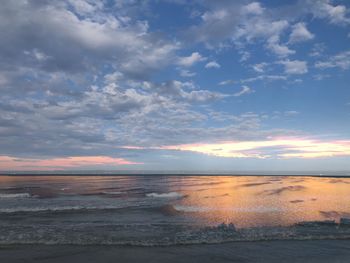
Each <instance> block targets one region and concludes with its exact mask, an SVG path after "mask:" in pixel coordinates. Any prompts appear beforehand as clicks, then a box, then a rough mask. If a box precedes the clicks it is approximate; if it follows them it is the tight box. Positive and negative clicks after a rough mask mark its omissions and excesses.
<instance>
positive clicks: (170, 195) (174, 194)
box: [146, 192, 185, 198]
mask: <svg viewBox="0 0 350 263" xmlns="http://www.w3.org/2000/svg"><path fill="white" fill-rule="evenodd" d="M146 196H147V197H153V198H182V197H185V196H184V195H183V194H180V193H178V192H170V193H161V194H159V193H149V194H146Z"/></svg>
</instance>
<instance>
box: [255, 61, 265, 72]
mask: <svg viewBox="0 0 350 263" xmlns="http://www.w3.org/2000/svg"><path fill="white" fill-rule="evenodd" d="M267 65H268V64H267V63H265V62H262V63H258V64H255V65H253V69H254V70H255V71H256V72H259V73H263V72H264V71H265V68H266V66H267Z"/></svg>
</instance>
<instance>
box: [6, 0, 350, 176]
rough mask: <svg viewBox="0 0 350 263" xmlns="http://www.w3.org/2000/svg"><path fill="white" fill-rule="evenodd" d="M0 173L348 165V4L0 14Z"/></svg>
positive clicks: (312, 1) (216, 4) (40, 8)
mask: <svg viewBox="0 0 350 263" xmlns="http://www.w3.org/2000/svg"><path fill="white" fill-rule="evenodd" d="M0 39H1V41H0V92H1V93H0V94H1V95H0V97H1V100H0V170H3V171H4V170H22V171H23V170H89V169H94V170H95V169H97V170H164V171H166V170H218V171H220V170H223V171H224V170H225V171H226V170H229V171H252V170H256V171H270V170H282V171H311V170H317V171H319V170H326V171H328V170H338V171H339V170H347V171H350V85H349V83H350V70H349V69H350V2H349V1H335V0H334V1H331V0H299V1H298V0H295V1H278V0H269V1H268V0H266V1H259V2H258V1H256V2H255V1H243V0H242V1H239V0H237V1H229V0H227V1H225V0H219V1H209V0H208V1H206V0H196V1H185V0H163V1H161V0H159V1H132V0H120V1H118V0H116V1H107V0H104V1H97V0H64V1H48V0H32V1H30V0H16V1H10V0H9V1H1V7H0Z"/></svg>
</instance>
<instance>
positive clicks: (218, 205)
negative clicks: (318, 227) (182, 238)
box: [175, 176, 350, 227]
mask: <svg viewBox="0 0 350 263" xmlns="http://www.w3.org/2000/svg"><path fill="white" fill-rule="evenodd" d="M215 179H216V180H215V184H214V183H213V185H212V186H209V187H207V188H206V189H204V188H203V187H201V189H197V190H196V189H191V190H192V191H190V193H191V194H189V195H188V198H185V199H182V200H181V201H179V202H178V203H176V204H175V208H177V209H178V210H180V211H185V212H187V213H188V214H191V216H192V217H194V218H196V220H199V221H204V222H207V223H213V224H217V223H218V222H225V223H230V222H232V223H234V224H235V225H236V226H238V227H248V226H261V225H264V226H276V225H290V224H294V223H297V222H300V221H305V220H325V219H334V220H339V218H340V217H341V216H342V214H345V213H347V212H350V179H332V178H313V177H261V176H259V177H229V176H225V177H216V178H215ZM198 188H199V187H198ZM334 212H336V213H334Z"/></svg>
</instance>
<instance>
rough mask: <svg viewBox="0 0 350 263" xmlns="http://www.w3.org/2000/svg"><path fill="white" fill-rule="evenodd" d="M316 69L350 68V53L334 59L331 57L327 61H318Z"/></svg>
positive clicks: (338, 55) (347, 52)
mask: <svg viewBox="0 0 350 263" xmlns="http://www.w3.org/2000/svg"><path fill="white" fill-rule="evenodd" d="M315 67H316V68H321V69H326V68H336V67H338V68H341V69H344V70H345V69H349V68H350V51H344V52H341V53H339V54H337V55H335V56H333V57H330V58H329V59H327V60H326V61H318V62H316V63H315Z"/></svg>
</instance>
